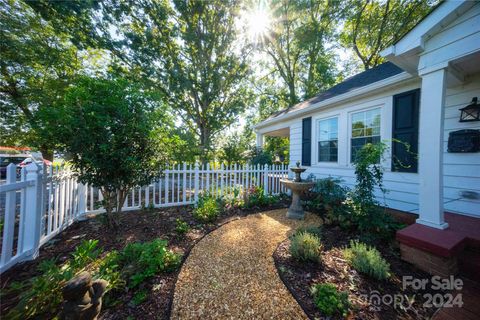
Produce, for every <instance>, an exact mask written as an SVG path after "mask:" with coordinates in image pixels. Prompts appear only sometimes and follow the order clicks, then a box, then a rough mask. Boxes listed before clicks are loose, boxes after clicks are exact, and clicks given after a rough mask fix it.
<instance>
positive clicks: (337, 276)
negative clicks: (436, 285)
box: [273, 226, 441, 320]
mask: <svg viewBox="0 0 480 320" xmlns="http://www.w3.org/2000/svg"><path fill="white" fill-rule="evenodd" d="M355 238H356V235H355V234H354V233H353V232H352V233H350V232H347V231H344V230H342V229H340V228H338V227H329V226H323V228H322V235H321V239H322V243H323V245H324V249H323V253H322V263H320V264H315V263H300V262H297V261H295V260H294V259H293V258H292V257H291V255H290V253H289V245H290V240H289V239H286V240H285V241H284V242H282V243H281V244H280V245H279V246H278V248H277V250H276V251H275V253H274V255H273V257H274V260H275V264H276V266H277V269H278V272H279V274H280V277H281V278H282V280H283V282H284V283H285V285H286V286H287V288H288V289H289V290H290V292H291V293H292V294H293V296H294V297H295V298H296V299H297V301H298V302H299V304H300V305H301V306H302V308H303V309H304V310H305V312H306V313H307V315H308V316H309V317H310V319H324V316H322V314H321V313H320V312H319V311H318V309H317V308H316V307H315V305H314V303H313V299H312V295H311V293H310V288H311V287H312V286H313V285H314V284H316V283H326V282H330V283H333V284H335V285H336V286H337V288H338V289H339V290H341V291H347V292H348V293H349V300H350V302H351V304H352V305H353V307H352V312H351V314H350V316H349V318H350V319H388V320H390V319H429V318H430V317H431V316H432V315H433V313H435V311H436V310H437V308H435V307H424V302H426V301H427V300H426V298H425V297H424V296H423V295H424V294H428V293H439V291H432V290H431V288H430V287H429V286H428V285H427V286H426V290H425V291H416V290H413V289H412V288H411V287H410V286H408V287H407V288H406V290H403V288H402V287H403V285H402V277H403V276H412V277H413V278H416V279H428V280H430V279H431V276H430V275H429V274H427V273H425V272H423V271H421V270H419V269H417V268H415V267H414V266H412V265H410V264H409V263H406V262H404V261H402V260H401V259H400V252H399V249H398V247H397V246H396V243H395V242H394V241H392V242H386V241H385V242H377V243H375V247H376V248H377V249H378V250H379V251H380V252H381V253H382V256H383V257H384V258H385V259H386V260H387V261H388V262H389V263H390V268H391V273H392V277H391V278H390V279H389V280H386V281H379V280H375V279H373V278H370V277H368V276H366V275H363V274H359V273H358V272H357V271H355V270H354V269H352V268H350V266H349V265H348V263H347V262H346V261H345V259H344V258H343V254H342V248H344V247H345V246H347V245H348V244H349V242H350V239H355ZM440 293H441V292H440ZM398 294H401V295H403V299H404V302H403V304H401V305H402V306H404V307H405V308H402V307H401V306H400V303H398V304H397V306H396V307H394V303H391V304H389V302H390V301H389V297H386V298H385V299H386V300H385V302H386V303H380V304H376V303H375V299H374V298H372V297H375V296H380V297H383V296H385V295H389V296H392V297H394V295H398ZM365 297H368V298H365ZM407 297H410V298H412V297H414V300H413V304H411V306H410V308H408V306H409V302H408V301H407ZM397 299H400V298H397ZM369 300H370V302H369ZM398 301H399V302H400V300H398ZM372 302H373V303H372ZM334 318H335V317H334ZM338 318H339V319H340V318H341V317H338Z"/></svg>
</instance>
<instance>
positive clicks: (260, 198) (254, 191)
mask: <svg viewBox="0 0 480 320" xmlns="http://www.w3.org/2000/svg"><path fill="white" fill-rule="evenodd" d="M246 198H247V199H246V202H245V206H246V207H247V208H253V207H266V206H270V205H272V204H274V203H275V202H277V201H278V200H279V197H278V196H274V195H268V194H267V195H266V194H265V191H264V189H263V188H262V187H257V186H253V187H251V188H249V189H248V190H247V194H246Z"/></svg>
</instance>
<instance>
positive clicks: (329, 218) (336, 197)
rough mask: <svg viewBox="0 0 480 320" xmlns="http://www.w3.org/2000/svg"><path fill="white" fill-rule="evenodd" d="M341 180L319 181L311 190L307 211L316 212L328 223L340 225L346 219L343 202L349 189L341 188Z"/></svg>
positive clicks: (328, 179)
mask: <svg viewBox="0 0 480 320" xmlns="http://www.w3.org/2000/svg"><path fill="white" fill-rule="evenodd" d="M342 183H343V180H341V179H337V178H332V177H328V178H325V179H319V180H317V181H316V182H315V185H314V187H313V188H312V190H311V192H310V194H309V197H308V200H307V201H306V206H307V208H308V209H309V210H312V211H314V212H318V213H319V214H320V215H322V216H323V217H324V219H325V222H326V223H327V224H328V223H342V222H343V221H345V220H346V219H348V217H345V216H346V215H348V212H346V207H345V206H344V202H345V200H346V198H347V194H348V192H349V189H348V188H347V187H345V186H342Z"/></svg>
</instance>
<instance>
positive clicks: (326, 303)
mask: <svg viewBox="0 0 480 320" xmlns="http://www.w3.org/2000/svg"><path fill="white" fill-rule="evenodd" d="M311 293H312V296H313V301H314V303H315V306H316V307H317V308H318V310H320V312H322V313H323V314H324V315H326V316H327V317H331V316H333V315H335V314H340V315H341V316H343V317H346V316H347V314H348V310H349V308H350V302H349V301H348V293H347V292H339V291H338V290H337V287H335V285H334V284H332V283H321V284H316V285H314V286H313V287H312V288H311Z"/></svg>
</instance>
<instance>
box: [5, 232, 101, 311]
mask: <svg viewBox="0 0 480 320" xmlns="http://www.w3.org/2000/svg"><path fill="white" fill-rule="evenodd" d="M97 245H98V240H84V241H82V242H81V243H80V244H79V245H78V246H77V247H76V248H75V250H74V252H73V253H72V254H71V258H70V259H69V260H68V261H67V262H66V263H65V264H63V265H62V266H58V265H57V264H56V261H55V260H53V259H50V260H45V261H42V262H41V263H40V264H39V265H38V272H39V274H40V275H39V276H36V277H33V278H31V279H29V280H26V281H24V282H23V283H16V284H14V285H12V286H11V287H10V288H9V290H10V292H15V293H16V294H18V297H19V302H18V304H17V305H16V306H15V308H14V309H12V310H10V311H9V313H8V314H7V316H6V318H8V319H30V318H33V317H35V316H38V315H54V314H55V313H56V311H57V309H58V306H59V304H60V303H61V302H62V286H63V284H64V283H65V282H66V281H68V280H70V279H71V278H73V276H74V275H75V274H76V273H78V272H79V271H81V270H83V269H85V268H87V267H89V265H90V264H92V263H94V262H95V260H96V259H97V258H98V256H99V254H100V250H99V249H98V248H97Z"/></svg>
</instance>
